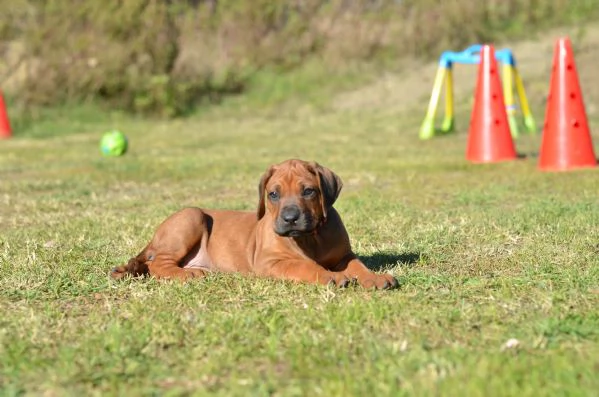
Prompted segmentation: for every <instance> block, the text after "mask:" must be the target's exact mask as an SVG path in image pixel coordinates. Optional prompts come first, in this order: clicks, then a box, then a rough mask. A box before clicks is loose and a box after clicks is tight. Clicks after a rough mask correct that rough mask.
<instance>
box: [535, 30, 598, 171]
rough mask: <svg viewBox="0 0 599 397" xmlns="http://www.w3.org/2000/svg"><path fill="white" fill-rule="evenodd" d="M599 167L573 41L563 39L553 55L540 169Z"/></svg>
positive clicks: (556, 46) (540, 154) (557, 169)
mask: <svg viewBox="0 0 599 397" xmlns="http://www.w3.org/2000/svg"><path fill="white" fill-rule="evenodd" d="M596 164H597V159H596V157H595V153H594V152H593V142H592V140H591V133H590V130H589V124H588V122H587V115H586V112H585V109H584V102H583V99H582V91H581V90H580V84H579V82H578V73H577V72H576V64H575V63H574V54H573V52H572V45H571V43H570V39H568V38H562V39H559V40H558V41H557V43H556V45H555V53H554V55H553V71H552V73H551V85H550V86H549V95H548V97H547V108H546V112H545V124H544V126H543V138H542V143H541V150H540V153H539V168H540V169H541V170H543V171H567V170H570V169H575V168H583V167H595V166H596Z"/></svg>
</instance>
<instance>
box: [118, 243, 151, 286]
mask: <svg viewBox="0 0 599 397" xmlns="http://www.w3.org/2000/svg"><path fill="white" fill-rule="evenodd" d="M146 249H147V248H145V249H144V250H143V251H141V252H140V253H139V255H137V256H136V257H133V258H131V259H129V262H127V264H126V265H123V266H117V267H115V268H113V269H112V270H111V272H110V277H112V278H113V279H115V280H119V279H121V278H123V277H125V276H127V275H130V276H132V277H139V276H144V275H146V274H148V273H149V272H150V271H149V269H148V264H147V262H148V259H149V258H148V257H147V255H146Z"/></svg>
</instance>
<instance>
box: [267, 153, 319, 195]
mask: <svg viewBox="0 0 599 397" xmlns="http://www.w3.org/2000/svg"><path fill="white" fill-rule="evenodd" d="M317 184H318V176H317V173H316V170H315V169H314V167H312V166H310V165H309V164H307V163H305V162H303V161H299V160H294V161H288V162H285V163H283V164H279V165H277V166H275V168H274V170H273V174H272V177H271V178H270V179H269V181H268V183H267V185H266V187H267V189H268V190H275V189H276V190H288V189H289V190H292V191H295V190H296V189H301V188H303V187H306V186H310V187H313V186H316V185H317Z"/></svg>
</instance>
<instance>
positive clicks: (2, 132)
mask: <svg viewBox="0 0 599 397" xmlns="http://www.w3.org/2000/svg"><path fill="white" fill-rule="evenodd" d="M11 135H12V134H11V131H10V122H9V121H8V112H7V111H6V103H4V97H3V96H2V91H0V138H10V137H11Z"/></svg>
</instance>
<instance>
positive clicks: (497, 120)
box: [466, 45, 517, 163]
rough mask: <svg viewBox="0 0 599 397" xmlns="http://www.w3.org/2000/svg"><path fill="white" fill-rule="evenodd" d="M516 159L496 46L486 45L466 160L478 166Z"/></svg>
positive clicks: (479, 72)
mask: <svg viewBox="0 0 599 397" xmlns="http://www.w3.org/2000/svg"><path fill="white" fill-rule="evenodd" d="M516 157H517V156H516V149H515V148H514V142H513V141H512V134H511V133H510V125H509V123H508V118H507V113H506V111H505V104H504V101H503V91H502V89H501V80H500V79H499V69H498V68H497V61H496V60H495V51H494V49H493V46H490V45H485V46H483V48H482V50H481V60H480V66H479V67H478V80H477V83H476V94H475V97H474V106H473V108H472V116H471V117H470V131H469V135H468V146H467V148H466V159H467V160H469V161H472V162H474V163H493V162H497V161H505V160H514V159H516Z"/></svg>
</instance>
